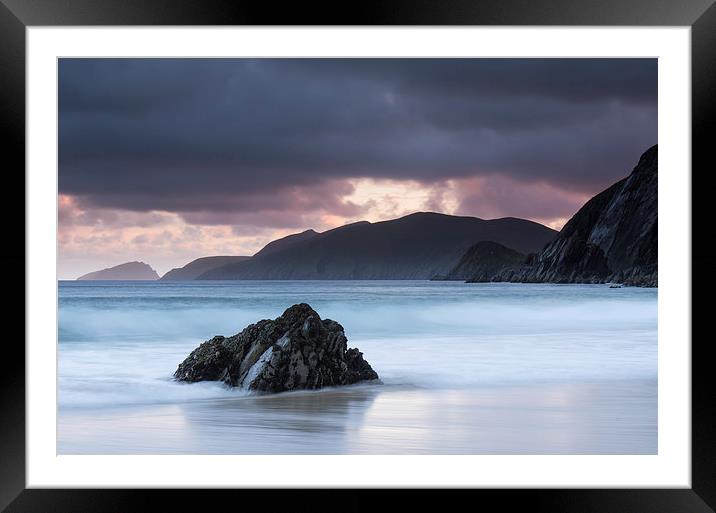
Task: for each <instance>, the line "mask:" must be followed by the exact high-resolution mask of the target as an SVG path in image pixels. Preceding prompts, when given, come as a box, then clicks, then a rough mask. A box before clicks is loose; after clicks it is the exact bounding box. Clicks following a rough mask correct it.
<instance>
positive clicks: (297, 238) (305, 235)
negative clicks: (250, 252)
mask: <svg viewBox="0 0 716 513" xmlns="http://www.w3.org/2000/svg"><path fill="white" fill-rule="evenodd" d="M316 235H318V232H316V231H315V230H306V231H305V232H301V233H294V234H293V235H287V236H286V237H283V238H281V239H276V240H274V241H271V242H269V243H268V244H266V245H265V246H264V247H263V248H262V249H261V250H260V251H259V252H258V253H256V254H255V255H254V256H266V255H270V254H271V253H276V252H277V251H282V250H284V249H286V248H288V247H290V246H292V245H294V244H296V243H297V242H304V241H307V240H309V239H312V238H313V237H315V236H316Z"/></svg>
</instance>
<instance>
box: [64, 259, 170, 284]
mask: <svg viewBox="0 0 716 513" xmlns="http://www.w3.org/2000/svg"><path fill="white" fill-rule="evenodd" d="M77 279H78V280H158V279H159V275H158V274H157V271H155V270H154V269H152V268H151V267H149V266H148V265H147V264H145V263H144V262H127V263H125V264H119V265H115V266H114V267H108V268H107V269H102V270H101V271H95V272H93V273H87V274H85V275H83V276H80V277H79V278H77Z"/></svg>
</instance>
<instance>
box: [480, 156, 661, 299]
mask: <svg viewBox="0 0 716 513" xmlns="http://www.w3.org/2000/svg"><path fill="white" fill-rule="evenodd" d="M657 182H658V150H657V146H656V145H655V146H653V147H651V148H649V149H648V150H647V151H646V152H645V153H644V154H643V155H642V156H641V158H640V159H639V163H638V164H637V165H636V167H635V168H634V170H633V171H632V173H631V174H630V175H629V176H628V177H627V178H624V179H623V180H621V181H619V182H617V183H615V184H614V185H612V186H611V187H609V188H608V189H607V190H605V191H603V192H601V193H599V194H597V195H596V196H595V197H593V198H592V199H591V200H589V201H588V202H587V203H586V204H585V205H584V206H583V207H582V208H581V209H580V210H579V211H578V212H577V213H576V214H575V215H574V216H573V217H572V219H570V220H569V222H568V223H567V224H566V225H565V226H564V228H562V231H560V233H559V235H558V236H557V238H556V239H555V240H554V241H552V242H551V243H550V244H548V245H547V246H546V247H545V249H544V250H543V251H542V252H540V253H539V254H537V255H536V256H533V257H530V258H529V259H528V262H527V263H526V264H525V265H524V266H522V267H521V268H519V269H517V270H511V269H510V270H505V271H503V272H501V273H498V274H497V275H496V276H495V277H493V279H492V281H512V282H527V283H529V282H555V283H605V282H618V283H624V284H626V285H637V286H649V287H656V286H657V284H658V269H657V262H658V259H657V247H658V244H657V242H658V240H657V237H658V223H657V199H658V194H657Z"/></svg>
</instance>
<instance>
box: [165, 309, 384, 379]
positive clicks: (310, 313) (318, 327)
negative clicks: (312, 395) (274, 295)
mask: <svg viewBox="0 0 716 513" xmlns="http://www.w3.org/2000/svg"><path fill="white" fill-rule="evenodd" d="M347 344H348V340H347V339H346V336H345V333H344V331H343V326H341V325H340V324H338V323H337V322H336V321H332V320H330V319H323V320H322V319H321V318H320V316H319V315H318V313H316V311H315V310H313V309H312V308H311V307H310V306H309V305H307V304H305V303H301V304H297V305H293V306H292V307H290V308H289V309H287V310H286V311H285V312H284V313H283V314H282V315H281V316H280V317H277V318H276V319H274V320H267V319H264V320H262V321H259V322H257V323H256V324H251V325H249V326H247V327H246V328H245V329H244V330H243V331H242V332H241V333H239V334H237V335H234V336H232V337H221V336H217V337H214V338H212V339H211V340H208V341H207V342H204V343H203V344H201V345H200V346H199V347H197V348H196V349H195V350H194V351H192V352H191V354H190V355H189V356H188V357H187V358H186V359H185V360H184V361H183V362H182V363H181V364H180V365H179V368H178V369H177V370H176V372H175V373H174V378H175V379H177V380H179V381H188V382H196V381H223V382H224V383H226V384H227V385H230V386H234V387H242V388H246V389H248V390H260V391H265V392H284V391H288V390H299V389H318V388H322V387H328V386H337V385H350V384H352V383H357V382H359V381H371V380H377V379H378V374H376V372H375V371H374V370H373V369H372V368H371V366H370V365H369V364H368V362H366V361H365V360H364V359H363V353H361V352H360V351H358V349H348V345H347Z"/></svg>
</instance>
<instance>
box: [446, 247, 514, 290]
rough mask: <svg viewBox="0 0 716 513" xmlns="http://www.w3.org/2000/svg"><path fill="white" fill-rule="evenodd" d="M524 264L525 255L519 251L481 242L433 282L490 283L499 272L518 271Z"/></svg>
mask: <svg viewBox="0 0 716 513" xmlns="http://www.w3.org/2000/svg"><path fill="white" fill-rule="evenodd" d="M524 262H525V255H524V254H522V253H520V252H519V251H515V250H514V249H511V248H508V247H506V246H503V245H502V244H498V243H497V242H492V241H481V242H478V243H477V244H475V245H473V246H470V248H469V249H468V250H467V251H466V252H465V254H464V255H463V256H462V258H461V259H460V261H459V262H458V264H457V265H456V266H455V267H453V268H452V270H451V271H450V272H449V273H447V274H446V275H442V276H435V277H433V280H460V281H468V282H471V283H472V282H485V281H491V280H492V277H493V276H495V275H496V274H498V273H499V272H502V271H505V270H507V269H513V270H514V269H518V268H519V267H520V266H521V265H522V264H523V263H524Z"/></svg>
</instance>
